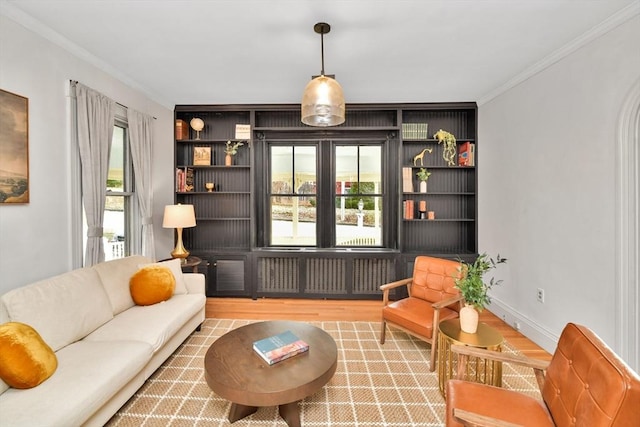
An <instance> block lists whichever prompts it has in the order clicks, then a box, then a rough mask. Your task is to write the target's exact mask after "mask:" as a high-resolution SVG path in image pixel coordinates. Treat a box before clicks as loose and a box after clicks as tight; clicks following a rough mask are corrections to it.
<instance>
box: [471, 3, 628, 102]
mask: <svg viewBox="0 0 640 427" xmlns="http://www.w3.org/2000/svg"><path fill="white" fill-rule="evenodd" d="M638 14H640V2H634V3H632V4H630V5H629V6H627V7H625V8H624V9H621V10H620V11H619V12H617V13H615V14H613V15H611V16H610V17H609V18H607V19H606V20H604V21H602V22H601V23H600V24H598V25H596V26H595V27H593V28H592V29H590V30H589V31H587V32H586V33H584V34H582V35H581V36H579V37H577V38H576V39H574V40H572V41H571V42H569V43H568V44H566V45H564V46H563V47H561V48H560V49H558V50H556V51H554V52H553V53H551V54H550V55H548V56H546V57H545V58H543V59H542V60H540V61H538V62H536V63H535V64H534V65H533V66H531V67H530V68H528V69H526V70H525V71H523V72H522V73H520V74H518V75H516V76H515V77H513V78H512V79H510V80H508V81H507V82H506V83H504V84H502V85H501V86H499V87H497V88H496V89H495V90H493V91H491V92H489V93H487V94H485V95H483V96H481V97H480V99H479V100H478V101H477V102H478V106H481V105H483V104H486V103H487V102H489V101H491V100H492V99H494V98H496V97H498V96H499V95H502V94H503V93H505V92H506V91H508V90H509V89H512V88H514V87H515V86H517V85H519V84H520V83H522V82H524V81H526V80H528V79H529V78H531V77H533V76H535V75H536V74H538V73H540V72H542V71H544V70H545V69H547V68H549V67H550V66H552V65H553V64H555V63H556V62H558V61H560V60H562V59H563V58H566V57H567V56H569V55H571V54H572V53H573V52H575V51H577V50H578V49H580V48H581V47H583V46H585V45H587V44H588V43H590V42H592V41H593V40H596V39H597V38H599V37H602V36H603V35H605V34H606V33H608V32H609V31H611V30H613V29H615V28H617V27H618V26H620V25H622V24H623V23H625V22H626V21H628V20H629V19H631V18H633V17H635V16H636V15H638Z"/></svg>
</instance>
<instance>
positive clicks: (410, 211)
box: [402, 199, 415, 219]
mask: <svg viewBox="0 0 640 427" xmlns="http://www.w3.org/2000/svg"><path fill="white" fill-rule="evenodd" d="M414 208H415V204H414V202H413V200H410V199H407V200H405V201H403V202H402V210H403V213H402V217H403V218H404V219H414V218H415V215H414V212H415V209H414Z"/></svg>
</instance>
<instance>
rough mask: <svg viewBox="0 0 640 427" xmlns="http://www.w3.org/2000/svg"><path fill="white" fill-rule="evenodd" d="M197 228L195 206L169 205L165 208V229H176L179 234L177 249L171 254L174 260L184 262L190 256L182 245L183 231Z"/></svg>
mask: <svg viewBox="0 0 640 427" xmlns="http://www.w3.org/2000/svg"><path fill="white" fill-rule="evenodd" d="M195 226H196V213H195V210H194V208H193V205H181V204H179V203H178V204H177V205H167V206H165V207H164V218H163V219H162V227H163V228H175V229H176V234H177V241H176V247H175V249H174V250H173V251H172V252H171V257H172V258H180V259H181V260H182V262H184V260H186V259H187V257H188V256H189V251H187V250H186V249H185V247H184V244H183V243H182V229H183V228H189V227H195Z"/></svg>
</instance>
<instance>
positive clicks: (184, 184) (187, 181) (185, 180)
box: [176, 168, 193, 193]
mask: <svg viewBox="0 0 640 427" xmlns="http://www.w3.org/2000/svg"><path fill="white" fill-rule="evenodd" d="M190 191H193V168H183V169H180V168H176V192H178V193H188V192H190Z"/></svg>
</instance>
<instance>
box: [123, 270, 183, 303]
mask: <svg viewBox="0 0 640 427" xmlns="http://www.w3.org/2000/svg"><path fill="white" fill-rule="evenodd" d="M175 288H176V279H175V277H174V276H173V273H172V272H171V270H170V269H169V268H167V267H160V266H156V265H148V266H146V267H143V268H141V269H140V270H138V271H137V272H136V274H134V275H133V276H132V277H131V279H130V280H129V290H130V291H131V298H133V302H135V303H136V304H137V305H152V304H157V303H159V302H162V301H166V300H168V299H169V298H171V296H172V295H173V291H174V289H175Z"/></svg>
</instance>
